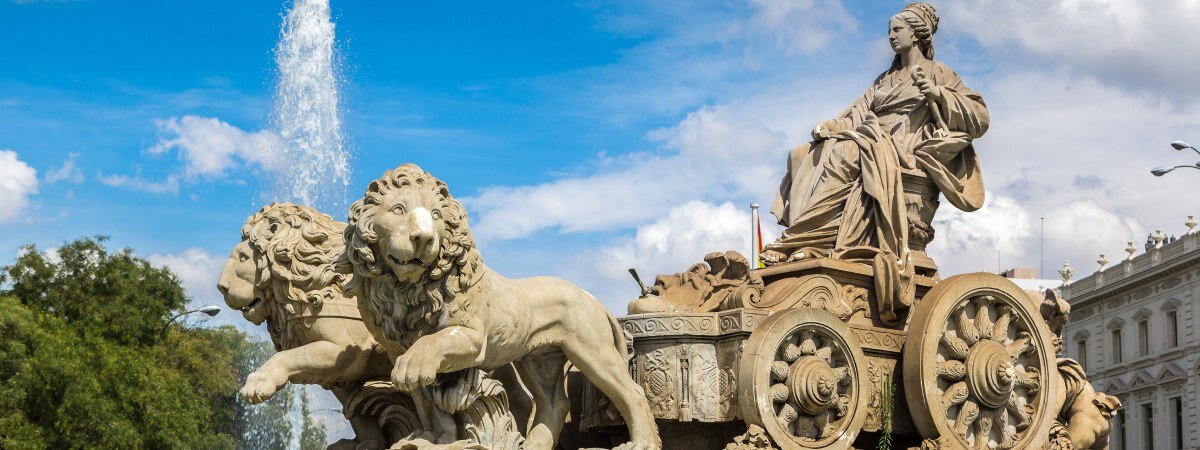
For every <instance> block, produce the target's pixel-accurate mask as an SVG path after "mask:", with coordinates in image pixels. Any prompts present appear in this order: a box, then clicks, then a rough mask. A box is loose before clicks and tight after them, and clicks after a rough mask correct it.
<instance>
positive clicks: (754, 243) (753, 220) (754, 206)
mask: <svg viewBox="0 0 1200 450" xmlns="http://www.w3.org/2000/svg"><path fill="white" fill-rule="evenodd" d="M759 239H761V236H759V235H758V203H751V204H750V254H752V255H754V265H753V266H751V267H754V268H756V269H757V268H759V267H762V265H761V262H762V255H761V254H760V252H759V249H761V248H762V242H759Z"/></svg>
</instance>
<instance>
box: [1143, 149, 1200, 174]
mask: <svg viewBox="0 0 1200 450" xmlns="http://www.w3.org/2000/svg"><path fill="white" fill-rule="evenodd" d="M1171 148H1174V149H1175V150H1179V151H1183V149H1185V148H1190V149H1192V151H1194V152H1196V154H1197V155H1200V150H1197V149H1196V147H1192V144H1189V143H1187V142H1183V141H1174V142H1172V143H1171ZM1181 167H1191V168H1193V169H1197V170H1200V162H1196V164H1184V165H1181V166H1175V167H1165V166H1164V167H1155V168H1154V169H1152V170H1150V173H1152V174H1154V176H1156V177H1161V176H1163V175H1166V174H1168V173H1170V172H1171V171H1172V170H1175V169H1178V168H1181Z"/></svg>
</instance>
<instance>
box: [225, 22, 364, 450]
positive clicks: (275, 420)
mask: <svg viewBox="0 0 1200 450" xmlns="http://www.w3.org/2000/svg"><path fill="white" fill-rule="evenodd" d="M333 31H334V26H333V21H332V20H330V11H329V0H294V1H293V3H292V5H291V9H290V10H289V11H288V13H287V16H286V17H284V19H283V25H282V27H281V29H280V33H279V44H278V45H277V46H276V47H275V63H276V64H277V65H278V68H279V80H278V82H277V85H276V88H275V109H274V111H273V113H272V117H271V119H272V122H273V125H274V127H275V131H276V132H277V133H278V134H279V137H280V140H281V141H282V142H281V145H279V146H278V147H277V148H276V152H277V153H276V154H275V155H273V156H274V157H273V158H270V160H271V165H270V170H269V173H270V174H271V175H272V176H273V178H274V183H273V184H274V185H273V186H271V188H270V189H269V192H268V191H264V192H261V195H262V196H263V197H265V198H263V199H262V200H264V201H290V202H293V203H298V204H301V205H307V206H311V207H314V208H317V209H319V210H322V211H325V212H328V213H331V214H332V215H333V216H335V217H336V216H338V215H340V214H339V212H340V213H342V214H344V212H345V210H346V192H347V187H348V185H349V183H350V155H349V153H348V152H347V151H346V149H345V147H344V142H343V139H342V130H341V126H342V124H341V119H340V117H339V116H338V76H337V72H336V67H335V61H336V58H334V45H333V44H334V34H333ZM265 356H269V355H265ZM265 356H264V357H263V358H260V359H263V360H265ZM259 363H261V361H259ZM257 366H258V363H255V364H253V367H257ZM246 373H247V374H248V371H247V372H246ZM241 378H242V379H245V378H246V374H243V375H242V376H241ZM312 390H314V391H317V392H318V393H319V392H320V389H312ZM289 391H290V392H289ZM307 394H308V390H306V389H305V388H301V387H294V388H292V389H288V390H285V391H283V392H281V393H279V394H277V398H274V399H272V401H269V402H267V403H264V404H261V405H257V406H246V407H245V408H244V411H243V412H242V414H243V417H244V418H245V419H246V421H247V423H248V424H250V425H249V426H248V427H247V428H246V429H245V430H244V432H243V440H244V442H243V443H242V444H243V446H244V447H245V448H248V449H259V448H262V449H279V448H286V449H290V450H298V449H300V448H301V447H302V442H305V443H310V444H316V445H319V446H321V447H324V444H325V441H326V438H325V437H326V435H325V433H324V432H323V431H322V430H323V427H322V424H319V423H316V422H314V421H313V420H312V419H313V417H312V414H311V412H312V411H311V410H310V408H309V407H308V405H307V401H308V400H307V399H308V397H307ZM324 395H325V396H326V397H328V399H327V401H326V403H332V404H331V405H330V406H340V405H338V404H337V403H336V400H333V397H332V396H331V395H329V394H324ZM297 399H299V401H297ZM317 400H318V401H319V398H318V399H317ZM323 409H329V408H323ZM335 432H338V430H335ZM346 432H347V430H340V434H346ZM332 437H333V438H334V439H336V438H338V437H342V436H339V435H336V434H335V435H334V436H332ZM345 437H350V436H345ZM310 441H315V442H310Z"/></svg>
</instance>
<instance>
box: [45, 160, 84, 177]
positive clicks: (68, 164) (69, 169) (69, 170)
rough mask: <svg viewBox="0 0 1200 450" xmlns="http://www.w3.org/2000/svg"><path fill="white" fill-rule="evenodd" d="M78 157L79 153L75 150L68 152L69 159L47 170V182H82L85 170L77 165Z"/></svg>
mask: <svg viewBox="0 0 1200 450" xmlns="http://www.w3.org/2000/svg"><path fill="white" fill-rule="evenodd" d="M78 157H79V154H78V153H75V152H71V153H70V154H68V155H67V160H66V161H65V162H63V165H62V166H59V167H58V168H55V169H51V170H50V171H49V172H46V182H47V183H50V184H54V183H57V182H59V181H70V182H72V183H75V184H79V183H82V182H83V171H81V170H79V168H78V167H76V166H75V159H76V158H78Z"/></svg>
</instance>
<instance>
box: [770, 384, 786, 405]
mask: <svg viewBox="0 0 1200 450" xmlns="http://www.w3.org/2000/svg"><path fill="white" fill-rule="evenodd" d="M790 393H791V390H790V389H788V387H787V385H785V384H783V383H779V384H775V385H772V386H771V401H772V402H774V403H783V402H786V401H787V400H788V397H789V396H790Z"/></svg>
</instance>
